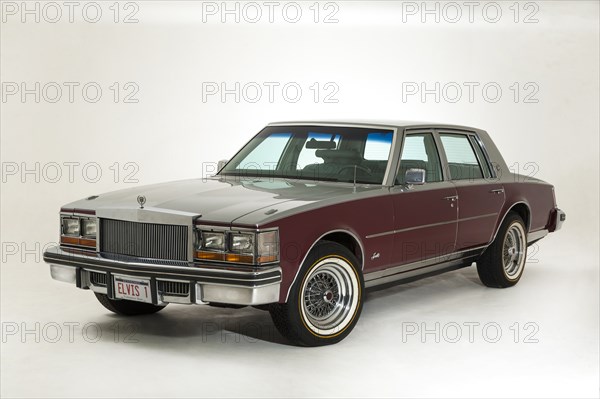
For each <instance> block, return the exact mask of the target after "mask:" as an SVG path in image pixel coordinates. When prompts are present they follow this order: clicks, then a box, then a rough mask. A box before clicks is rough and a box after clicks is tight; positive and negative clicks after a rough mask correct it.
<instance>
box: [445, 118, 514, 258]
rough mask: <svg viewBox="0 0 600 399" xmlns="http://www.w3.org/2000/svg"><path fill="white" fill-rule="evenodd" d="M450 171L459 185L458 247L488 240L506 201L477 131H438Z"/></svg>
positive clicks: (453, 180)
mask: <svg viewBox="0 0 600 399" xmlns="http://www.w3.org/2000/svg"><path fill="white" fill-rule="evenodd" d="M437 133H438V135H439V139H440V142H441V145H442V148H443V154H442V156H443V157H444V158H445V159H444V163H446V165H447V167H446V169H447V174H448V176H449V177H450V179H451V181H452V183H453V184H454V185H455V187H456V191H457V195H458V199H457V204H458V230H457V237H456V250H457V251H460V250H464V249H468V248H473V247H477V246H481V245H485V244H487V243H488V242H489V241H490V240H491V239H492V236H493V234H494V229H495V226H496V221H497V220H498V217H499V213H500V210H501V208H502V206H503V204H504V198H505V196H504V188H503V186H502V184H499V183H498V182H497V181H496V179H495V175H494V171H493V169H492V168H491V165H490V162H489V160H488V158H487V155H486V153H485V149H484V148H483V147H482V144H481V141H480V140H479V139H478V138H477V135H476V134H475V133H474V132H458V131H444V130H440V131H437Z"/></svg>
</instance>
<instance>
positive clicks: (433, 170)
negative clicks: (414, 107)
mask: <svg viewBox="0 0 600 399" xmlns="http://www.w3.org/2000/svg"><path fill="white" fill-rule="evenodd" d="M411 168H417V169H425V171H426V178H425V184H423V185H413V186H410V187H407V186H406V185H405V184H404V183H405V182H404V179H405V174H406V171H407V170H408V169H411ZM456 195H457V194H456V188H455V187H454V184H453V183H452V182H449V181H445V179H444V174H443V169H442V162H441V159H440V156H439V151H438V145H437V144H436V140H435V137H434V134H433V131H421V130H419V131H408V132H407V133H406V134H405V136H404V141H403V144H402V152H401V156H400V163H399V168H398V172H397V175H396V181H395V185H394V187H392V188H391V197H392V200H393V204H394V229H395V231H394V250H393V253H392V263H393V264H394V265H404V264H412V265H410V266H407V267H408V268H409V269H407V270H410V269H412V268H418V267H419V264H418V263H416V262H421V261H424V260H431V259H437V260H439V261H443V260H444V259H445V255H447V254H449V253H452V252H453V251H454V244H455V240H456V219H457V207H456V204H455V197H456Z"/></svg>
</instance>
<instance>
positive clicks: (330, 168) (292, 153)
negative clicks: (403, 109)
mask: <svg viewBox="0 0 600 399" xmlns="http://www.w3.org/2000/svg"><path fill="white" fill-rule="evenodd" d="M392 138H393V132H392V131H391V130H385V129H375V128H356V127H341V126H269V127H266V128H265V129H263V130H262V131H261V132H260V133H259V134H258V135H256V137H254V138H253V139H252V140H250V142H249V143H248V144H246V146H244V148H242V149H241V150H240V151H239V152H238V153H237V154H236V155H235V156H234V157H233V158H232V159H231V161H229V163H227V165H226V166H225V167H224V168H223V169H222V170H221V172H219V175H225V176H229V175H233V176H244V177H246V176H247V177H263V176H264V177H267V176H268V177H282V178H289V179H303V180H314V181H339V182H353V181H354V179H356V182H357V183H362V184H382V183H383V177H384V175H385V171H386V168H387V163H388V158H389V155H390V150H391V147H392Z"/></svg>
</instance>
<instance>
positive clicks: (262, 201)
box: [62, 178, 381, 224]
mask: <svg viewBox="0 0 600 399" xmlns="http://www.w3.org/2000/svg"><path fill="white" fill-rule="evenodd" d="M230 179H231V178H229V179H227V180H226V179H223V178H208V179H192V180H182V181H175V182H169V183H161V184H154V185H149V186H139V187H135V188H130V189H125V190H119V191H114V192H110V193H106V194H100V195H98V196H97V197H96V198H94V197H95V196H94V197H90V198H93V199H87V198H86V199H82V200H79V201H75V202H72V203H70V204H67V205H65V206H63V207H62V208H63V210H66V211H68V210H73V209H85V210H94V211H96V214H97V215H99V216H100V217H106V215H109V214H110V215H118V214H119V213H118V211H126V210H128V211H131V210H138V211H137V212H138V213H139V214H140V215H143V213H144V212H150V211H152V212H163V213H177V214H179V215H188V216H193V217H200V218H201V220H202V221H207V222H215V223H225V224H230V223H233V222H235V221H236V219H240V218H242V217H244V216H246V217H245V218H244V224H247V223H249V224H259V223H260V222H262V221H265V220H267V219H273V217H277V215H276V214H277V212H279V209H278V207H277V205H281V204H282V203H288V204H287V205H286V206H284V207H283V206H282V207H280V208H282V210H283V209H285V213H286V214H289V213H290V211H291V210H292V209H293V208H305V207H306V206H307V205H311V204H314V203H316V202H320V201H326V202H330V201H331V200H333V199H334V198H338V197H344V196H352V195H353V194H354V195H356V194H357V193H360V192H365V191H371V190H373V189H377V190H381V187H380V186H376V188H375V187H371V188H369V187H359V188H358V189H357V190H354V188H353V187H352V185H348V184H340V183H324V182H312V181H311V182H298V181H295V182H290V181H287V180H283V179H256V180H239V178H238V179H237V180H230ZM140 195H141V196H144V197H145V198H146V202H145V204H144V209H141V210H140V205H139V204H138V201H137V198H138V196H140ZM259 211H261V212H259ZM251 214H252V215H253V217H248V215H251Z"/></svg>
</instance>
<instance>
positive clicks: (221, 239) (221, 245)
mask: <svg viewBox="0 0 600 399" xmlns="http://www.w3.org/2000/svg"><path fill="white" fill-rule="evenodd" d="M201 248H202V249H210V250H213V251H225V233H221V232H213V231H203V232H202V242H201Z"/></svg>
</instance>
